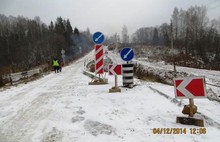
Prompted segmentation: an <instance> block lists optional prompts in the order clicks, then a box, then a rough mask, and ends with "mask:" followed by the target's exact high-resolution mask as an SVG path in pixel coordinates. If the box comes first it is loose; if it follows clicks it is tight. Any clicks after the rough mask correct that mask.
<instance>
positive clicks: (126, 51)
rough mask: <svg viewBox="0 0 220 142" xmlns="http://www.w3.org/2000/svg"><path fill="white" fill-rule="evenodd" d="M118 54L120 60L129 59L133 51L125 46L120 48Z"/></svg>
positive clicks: (131, 57)
mask: <svg viewBox="0 0 220 142" xmlns="http://www.w3.org/2000/svg"><path fill="white" fill-rule="evenodd" d="M120 55H121V58H122V60H124V61H130V60H132V59H133V58H134V51H133V50H132V49H131V48H129V47H125V48H123V49H122V50H121V52H120Z"/></svg>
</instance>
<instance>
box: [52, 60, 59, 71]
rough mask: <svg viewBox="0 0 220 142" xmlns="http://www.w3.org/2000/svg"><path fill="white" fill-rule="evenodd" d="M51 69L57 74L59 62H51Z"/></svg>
mask: <svg viewBox="0 0 220 142" xmlns="http://www.w3.org/2000/svg"><path fill="white" fill-rule="evenodd" d="M53 68H54V71H55V73H58V72H59V61H58V60H57V59H54V60H53Z"/></svg>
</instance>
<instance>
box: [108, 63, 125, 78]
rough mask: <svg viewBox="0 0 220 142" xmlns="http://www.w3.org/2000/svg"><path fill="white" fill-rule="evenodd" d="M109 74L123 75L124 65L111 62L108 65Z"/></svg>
mask: <svg viewBox="0 0 220 142" xmlns="http://www.w3.org/2000/svg"><path fill="white" fill-rule="evenodd" d="M108 70H109V75H121V74H122V66H121V65H116V64H110V65H109V66H108Z"/></svg>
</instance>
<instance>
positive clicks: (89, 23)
mask: <svg viewBox="0 0 220 142" xmlns="http://www.w3.org/2000/svg"><path fill="white" fill-rule="evenodd" d="M191 5H192V6H195V5H197V6H201V5H205V6H207V9H208V11H207V15H208V17H209V18H210V19H213V18H218V17H219V16H220V0H0V14H5V15H6V16H9V15H12V16H18V15H22V16H24V17H28V18H31V19H33V18H34V17H35V16H39V17H40V18H41V20H42V21H43V22H45V23H46V24H49V23H50V21H51V20H52V21H55V20H56V18H57V17H58V16H61V17H63V18H65V19H67V18H69V19H70V21H71V24H72V26H73V28H74V27H77V28H78V29H79V30H86V28H87V27H88V28H89V29H90V31H91V33H94V32H96V31H101V32H103V33H104V34H108V35H109V34H114V33H116V32H117V33H118V34H121V31H122V26H123V25H124V24H125V25H126V26H127V28H128V32H129V34H132V33H134V32H135V31H136V30H137V29H138V28H140V27H146V26H156V25H160V24H162V23H164V22H169V21H170V18H171V14H172V12H173V9H174V7H177V8H182V9H184V10H186V9H188V8H189V7H190V6H191Z"/></svg>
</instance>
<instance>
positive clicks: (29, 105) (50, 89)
mask: <svg viewBox="0 0 220 142" xmlns="http://www.w3.org/2000/svg"><path fill="white" fill-rule="evenodd" d="M82 64H83V60H82V59H80V60H78V61H77V62H75V64H74V65H71V66H68V67H66V68H64V71H63V72H62V73H59V74H56V75H57V76H55V75H53V74H52V75H49V76H46V77H45V78H42V79H40V80H37V81H36V82H32V84H31V85H29V84H27V86H25V87H21V88H18V92H19V91H20V93H19V94H17V95H13V96H10V97H6V99H4V100H1V103H2V104H4V105H1V107H7V105H9V107H10V105H12V104H13V102H17V101H20V102H19V103H18V107H19V108H18V109H17V111H16V113H15V114H14V116H13V117H12V116H11V117H10V119H7V120H5V121H2V122H0V142H30V141H32V140H31V138H32V136H33V135H34V132H35V130H36V128H37V127H38V125H39V124H40V123H41V122H42V121H45V120H46V119H48V117H50V114H51V112H52V109H50V108H46V109H45V106H46V105H47V103H48V102H49V101H50V99H54V98H55V100H56V99H58V98H59V97H62V94H63V93H64V94H65V93H66V89H65V88H66V87H67V88H68V85H69V84H71V82H73V80H74V78H73V76H77V74H78V73H79V70H80V69H81V67H82ZM51 77H52V78H51ZM28 85H29V88H28ZM71 85H74V84H71ZM30 86H33V87H34V89H33V88H32V87H30ZM39 88H42V89H39ZM63 88H64V89H63ZM14 90H16V88H15V89H13V91H14ZM39 90H40V91H39ZM13 91H12V92H13ZM7 93H8V94H10V90H8V91H7ZM5 102H11V103H5ZM52 105H53V104H52ZM51 107H53V106H51ZM46 124H47V122H46V123H45V124H44V126H43V128H42V130H44V129H45V127H46Z"/></svg>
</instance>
